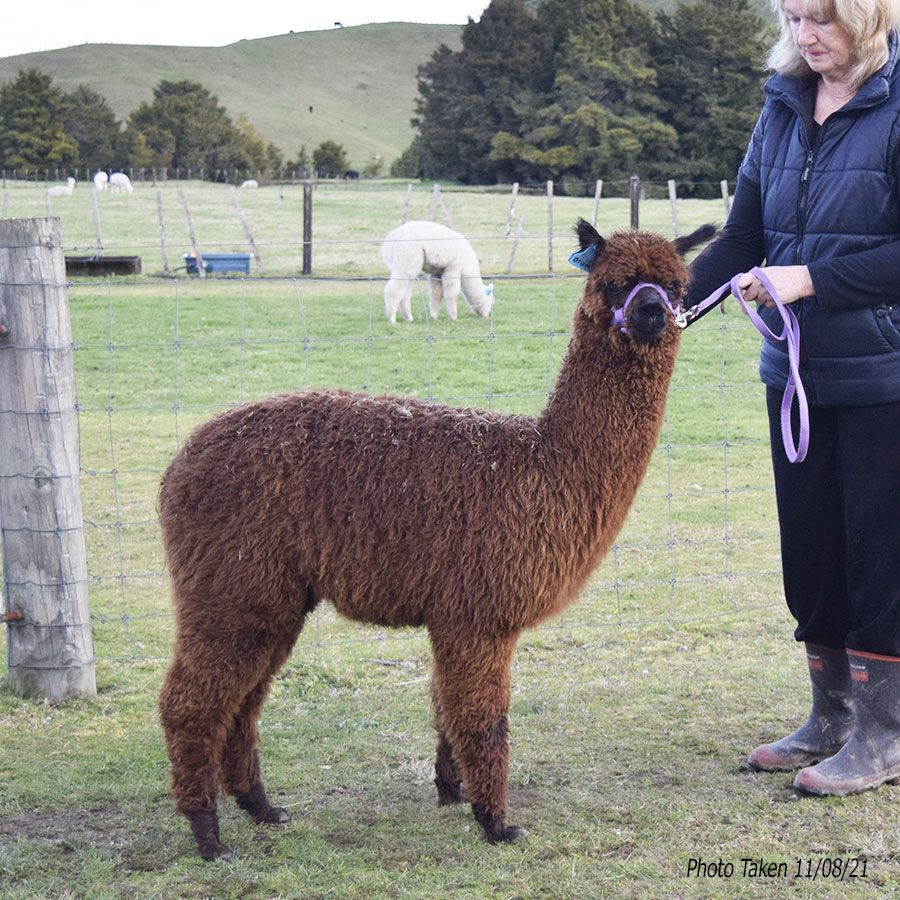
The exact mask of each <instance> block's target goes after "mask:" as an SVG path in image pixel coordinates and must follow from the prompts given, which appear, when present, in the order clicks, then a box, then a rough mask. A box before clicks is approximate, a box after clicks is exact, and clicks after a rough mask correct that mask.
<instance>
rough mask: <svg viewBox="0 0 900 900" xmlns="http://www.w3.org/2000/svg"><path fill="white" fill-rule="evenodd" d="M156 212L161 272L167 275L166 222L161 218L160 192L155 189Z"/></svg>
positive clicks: (161, 202) (161, 203) (161, 201)
mask: <svg viewBox="0 0 900 900" xmlns="http://www.w3.org/2000/svg"><path fill="white" fill-rule="evenodd" d="M156 211H157V214H158V215H159V249H160V251H161V252H162V264H163V272H165V273H166V274H167V275H168V273H169V256H168V254H167V253H166V220H165V218H164V216H163V200H162V191H161V190H160V189H159V188H157V189H156Z"/></svg>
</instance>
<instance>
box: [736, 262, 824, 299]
mask: <svg viewBox="0 0 900 900" xmlns="http://www.w3.org/2000/svg"><path fill="white" fill-rule="evenodd" d="M762 271H763V272H765V273H766V276H767V277H768V279H769V281H771V282H772V285H773V286H774V287H775V290H776V291H778V296H779V298H780V299H781V302H782V303H794V302H796V301H797V300H799V299H800V298H801V297H811V296H812V295H813V294H814V293H815V288H814V287H813V283H812V278H810V275H809V269H808V268H807V267H806V266H765V267H763V270H762ZM738 287H739V288H740V289H741V293H742V294H743V295H744V299H745V300H747V301H753V302H755V303H757V304H758V305H759V306H774V305H775V301H774V300H773V299H772V296H771V294H769V292H768V291H767V290H766V289H765V288H764V287H763V285H762V282H761V281H760V280H759V279H758V278H757V277H756V276H755V275H751V274H750V273H749V272H745V273H744V274H743V275H742V276H741V278H740V280H739V281H738Z"/></svg>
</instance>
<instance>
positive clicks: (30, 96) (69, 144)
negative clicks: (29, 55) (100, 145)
mask: <svg viewBox="0 0 900 900" xmlns="http://www.w3.org/2000/svg"><path fill="white" fill-rule="evenodd" d="M65 116H66V100H65V95H64V94H63V92H62V91H61V90H60V89H59V88H56V87H53V79H52V78H51V77H50V76H49V75H45V74H44V73H43V72H41V71H40V70H39V69H27V70H25V71H21V72H19V74H18V76H17V77H16V78H15V79H14V80H13V81H10V82H7V83H6V84H4V85H2V86H0V165H3V166H4V167H5V168H20V167H29V166H34V167H40V166H46V167H50V166H52V167H54V168H60V169H69V168H71V167H73V166H75V165H76V164H77V162H78V145H77V144H76V143H75V141H74V140H73V139H72V138H71V137H69V135H67V134H66V130H65Z"/></svg>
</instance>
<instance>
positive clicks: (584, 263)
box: [569, 241, 600, 272]
mask: <svg viewBox="0 0 900 900" xmlns="http://www.w3.org/2000/svg"><path fill="white" fill-rule="evenodd" d="M599 252H600V247H599V245H598V244H597V242H596V241H595V242H594V243H593V244H591V245H590V246H589V247H585V249H584V250H578V251H577V252H576V253H573V254H572V255H571V256H570V257H569V262H570V263H572V265H573V266H577V267H578V268H579V269H583V270H584V271H585V272H590V271H591V269H593V268H594V263H595V262H596V260H597V256H598V254H599Z"/></svg>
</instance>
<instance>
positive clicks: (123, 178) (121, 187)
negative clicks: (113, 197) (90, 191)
mask: <svg viewBox="0 0 900 900" xmlns="http://www.w3.org/2000/svg"><path fill="white" fill-rule="evenodd" d="M133 190H134V188H133V187H132V186H131V179H130V178H129V177H128V176H127V175H126V174H125V173H124V172H113V173H112V175H110V176H109V192H110V193H111V194H130V193H131V192H132V191H133Z"/></svg>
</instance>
